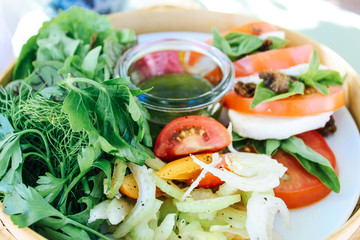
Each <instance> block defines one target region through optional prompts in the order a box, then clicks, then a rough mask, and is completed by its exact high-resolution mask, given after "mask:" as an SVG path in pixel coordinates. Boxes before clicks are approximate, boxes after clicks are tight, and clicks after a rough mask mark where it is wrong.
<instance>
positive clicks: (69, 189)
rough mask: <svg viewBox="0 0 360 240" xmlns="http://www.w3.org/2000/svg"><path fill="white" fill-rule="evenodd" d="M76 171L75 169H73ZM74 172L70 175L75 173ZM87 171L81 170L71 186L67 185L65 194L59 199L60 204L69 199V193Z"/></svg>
mask: <svg viewBox="0 0 360 240" xmlns="http://www.w3.org/2000/svg"><path fill="white" fill-rule="evenodd" d="M73 172H74V171H73ZM73 172H72V173H71V174H70V175H73ZM86 173H87V172H80V174H79V175H77V176H76V177H75V178H74V179H73V180H72V181H71V183H70V184H69V186H67V187H66V188H65V190H64V193H63V195H62V196H61V199H60V201H59V205H63V204H64V203H65V200H66V199H67V196H68V195H69V193H70V191H71V189H72V188H73V187H74V186H75V185H76V184H77V183H78V182H79V181H80V180H81V178H82V177H83V176H85V174H86Z"/></svg>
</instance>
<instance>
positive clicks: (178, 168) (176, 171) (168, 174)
mask: <svg viewBox="0 0 360 240" xmlns="http://www.w3.org/2000/svg"><path fill="white" fill-rule="evenodd" d="M195 157H196V158H197V159H199V160H200V161H203V162H204V163H207V164H209V163H211V162H212V153H205V154H197V155H195ZM200 172H201V168H200V166H199V165H197V164H196V163H194V161H193V160H192V158H191V157H190V156H188V157H183V158H180V159H177V160H174V161H172V162H169V163H167V164H166V165H165V166H163V167H162V168H160V169H159V171H158V172H157V174H158V175H159V177H161V178H164V179H172V180H188V179H191V178H194V177H196V176H198V175H199V174H200Z"/></svg>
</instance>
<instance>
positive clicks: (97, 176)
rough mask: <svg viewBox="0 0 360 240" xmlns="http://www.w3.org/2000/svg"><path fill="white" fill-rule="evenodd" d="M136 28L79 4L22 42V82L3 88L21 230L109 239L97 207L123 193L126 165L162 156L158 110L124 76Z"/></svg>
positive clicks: (4, 135) (4, 130)
mask: <svg viewBox="0 0 360 240" xmlns="http://www.w3.org/2000/svg"><path fill="white" fill-rule="evenodd" d="M134 43H136V36H135V34H134V32H133V31H132V30H115V29H113V28H112V26H111V24H110V20H109V19H108V18H107V17H106V16H100V15H98V14H96V13H94V12H91V11H87V10H84V9H81V8H71V9H70V10H69V11H66V12H62V13H60V15H59V16H58V17H57V18H55V19H53V20H51V21H50V22H48V23H44V25H43V27H42V28H41V29H40V30H39V33H38V34H37V35H36V36H33V37H32V38H31V39H30V40H29V41H28V42H27V43H26V44H25V45H24V46H23V48H22V52H21V53H20V57H19V59H18V63H17V66H16V68H15V71H14V80H16V79H23V80H17V81H13V82H12V83H10V84H9V85H8V86H7V88H6V89H4V88H0V192H1V193H2V194H3V196H4V198H3V199H2V200H3V204H4V206H5V212H7V213H8V214H11V215H12V216H11V217H12V220H13V222H14V223H15V224H18V225H19V226H20V227H27V226H30V227H32V228H34V229H35V230H36V231H37V232H39V233H41V234H43V235H44V236H45V237H47V238H49V239H74V238H76V239H95V237H98V238H103V239H108V238H107V237H106V236H103V235H102V234H101V233H99V231H98V230H99V226H100V224H101V222H102V221H96V222H94V223H91V224H89V223H88V220H89V216H90V209H92V208H93V207H94V206H95V205H96V204H98V203H99V202H100V201H102V200H103V199H104V198H105V197H106V196H105V195H104V193H103V191H104V189H103V183H104V181H105V179H107V180H106V183H107V189H105V190H106V191H107V195H108V197H114V196H115V195H116V194H117V193H118V189H119V186H120V185H121V182H122V179H123V177H124V175H125V172H126V163H125V162H126V161H133V162H136V163H137V164H144V162H145V159H146V158H148V157H153V154H152V152H151V150H150V149H148V147H150V146H151V145H152V140H151V136H150V129H149V126H148V123H147V119H148V118H149V114H148V113H147V111H146V109H145V108H144V107H143V106H142V105H141V103H140V102H139V101H138V100H137V99H136V96H137V95H138V94H141V93H142V91H141V90H139V89H132V90H130V89H129V80H128V79H126V78H117V79H113V77H114V68H115V65H116V62H117V60H118V59H119V57H120V55H121V54H122V53H123V52H124V50H125V49H126V48H128V47H131V46H132V45H133V44H134Z"/></svg>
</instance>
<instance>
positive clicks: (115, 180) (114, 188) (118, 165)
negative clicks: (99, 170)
mask: <svg viewBox="0 0 360 240" xmlns="http://www.w3.org/2000/svg"><path fill="white" fill-rule="evenodd" d="M125 172H126V163H125V161H124V160H122V159H119V158H117V159H116V160H115V166H114V171H113V175H112V178H111V187H110V189H109V191H106V190H105V195H106V197H107V198H110V199H111V198H114V197H115V196H116V195H118V194H119V188H120V186H121V184H122V182H123V180H124V176H125ZM104 182H105V181H104Z"/></svg>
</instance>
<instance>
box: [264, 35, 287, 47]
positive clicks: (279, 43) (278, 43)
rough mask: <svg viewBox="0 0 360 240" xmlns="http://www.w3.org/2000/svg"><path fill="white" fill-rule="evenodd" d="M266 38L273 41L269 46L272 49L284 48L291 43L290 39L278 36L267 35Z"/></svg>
mask: <svg viewBox="0 0 360 240" xmlns="http://www.w3.org/2000/svg"><path fill="white" fill-rule="evenodd" d="M266 39H268V40H271V41H272V42H273V43H272V44H271V45H270V47H269V49H270V50H272V49H279V48H283V47H285V46H286V45H287V44H288V43H289V41H288V40H286V39H282V38H278V37H267V38H266Z"/></svg>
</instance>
